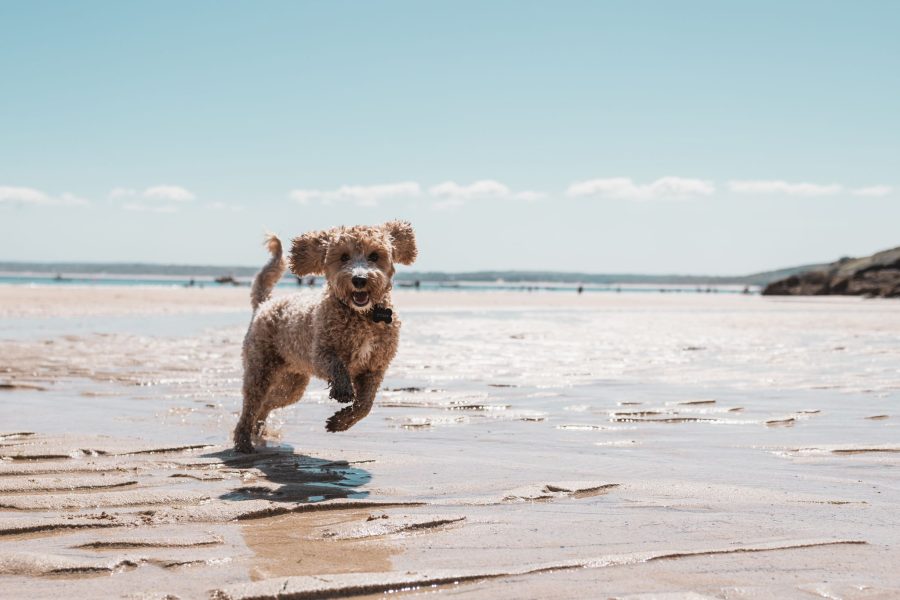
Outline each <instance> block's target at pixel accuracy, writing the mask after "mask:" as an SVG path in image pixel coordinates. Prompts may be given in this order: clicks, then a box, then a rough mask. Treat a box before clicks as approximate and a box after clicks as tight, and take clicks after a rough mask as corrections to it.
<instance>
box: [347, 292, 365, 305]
mask: <svg viewBox="0 0 900 600" xmlns="http://www.w3.org/2000/svg"><path fill="white" fill-rule="evenodd" d="M350 297H351V298H352V299H353V304H355V305H357V306H360V307H362V306H365V305H366V304H368V303H369V292H353V293H352V294H351V295H350Z"/></svg>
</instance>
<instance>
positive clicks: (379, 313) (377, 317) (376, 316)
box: [372, 306, 394, 325]
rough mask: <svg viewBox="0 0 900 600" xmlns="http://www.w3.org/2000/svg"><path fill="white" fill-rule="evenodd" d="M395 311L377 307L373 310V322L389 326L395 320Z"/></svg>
mask: <svg viewBox="0 0 900 600" xmlns="http://www.w3.org/2000/svg"><path fill="white" fill-rule="evenodd" d="M393 314H394V311H392V310H391V309H389V308H385V307H383V306H375V307H373V308H372V320H373V321H374V322H376V323H378V322H384V323H387V324H388V325H390V324H391V322H392V321H393V320H394V318H393V316H392V315H393Z"/></svg>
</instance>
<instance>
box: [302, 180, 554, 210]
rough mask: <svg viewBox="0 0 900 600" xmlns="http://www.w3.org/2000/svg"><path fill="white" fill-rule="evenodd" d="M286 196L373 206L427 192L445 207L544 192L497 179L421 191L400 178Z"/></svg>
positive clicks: (530, 197)
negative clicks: (515, 187) (515, 188)
mask: <svg viewBox="0 0 900 600" xmlns="http://www.w3.org/2000/svg"><path fill="white" fill-rule="evenodd" d="M288 196H289V197H290V198H291V199H292V200H294V201H296V202H299V203H300V204H310V203H311V202H321V203H322V204H331V203H334V202H353V203H355V204H357V205H359V206H376V205H377V204H379V203H380V202H382V201H383V200H394V199H400V198H419V197H422V196H426V197H428V198H431V199H433V200H435V203H434V206H435V207H438V208H446V207H450V206H459V205H460V204H463V203H464V202H466V201H468V200H473V199H476V198H511V199H514V200H526V201H533V200H538V199H540V198H543V197H544V194H541V193H538V192H532V191H522V192H514V191H513V190H511V189H510V188H509V187H508V186H506V185H504V184H502V183H499V182H497V181H493V180H482V181H476V182H474V183H472V184H469V185H461V184H459V183H456V182H454V181H445V182H443V183H439V184H437V185H434V186H431V187H430V188H428V190H427V192H423V188H422V186H421V185H420V184H419V183H416V182H414V181H402V182H399V183H385V184H379V185H343V186H341V187H339V188H337V189H334V190H315V189H297V190H292V191H291V192H290V193H289V194H288Z"/></svg>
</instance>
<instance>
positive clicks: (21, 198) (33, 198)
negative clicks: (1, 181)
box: [0, 186, 90, 206]
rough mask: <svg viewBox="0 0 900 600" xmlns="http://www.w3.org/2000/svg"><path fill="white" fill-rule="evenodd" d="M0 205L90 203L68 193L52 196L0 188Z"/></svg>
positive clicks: (15, 188) (32, 191) (44, 193)
mask: <svg viewBox="0 0 900 600" xmlns="http://www.w3.org/2000/svg"><path fill="white" fill-rule="evenodd" d="M0 204H30V205H33V206H88V205H89V204H90V202H88V201H87V200H85V199H84V198H79V197H78V196H76V195H74V194H70V193H68V192H66V193H63V194H60V195H59V196H52V195H50V194H48V193H46V192H43V191H41V190H36V189H34V188H29V187H15V186H0Z"/></svg>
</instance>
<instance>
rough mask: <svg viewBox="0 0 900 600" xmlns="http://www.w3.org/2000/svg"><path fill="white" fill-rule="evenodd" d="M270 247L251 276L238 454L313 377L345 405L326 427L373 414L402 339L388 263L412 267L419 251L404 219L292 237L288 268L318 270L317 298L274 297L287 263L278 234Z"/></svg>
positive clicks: (347, 425) (311, 272) (332, 428)
mask: <svg viewBox="0 0 900 600" xmlns="http://www.w3.org/2000/svg"><path fill="white" fill-rule="evenodd" d="M267 247H268V250H269V252H270V254H271V256H272V257H271V259H270V260H269V262H268V263H266V265H265V266H264V267H263V268H262V270H261V271H260V272H259V273H258V274H257V275H256V278H255V279H254V280H253V286H252V288H251V291H250V303H251V306H252V308H253V317H252V320H251V322H250V327H249V328H248V330H247V335H246V336H245V338H244V345H243V364H244V381H243V388H242V392H243V399H244V404H243V409H242V411H241V416H240V419H239V420H238V424H237V426H236V427H235V430H234V445H235V450H237V451H239V452H244V453H250V452H253V441H252V440H253V438H254V437H257V436H259V435H261V434H262V432H263V430H264V427H265V421H266V418H267V417H268V416H269V413H270V412H271V411H272V410H274V409H276V408H281V407H284V406H288V405H290V404H293V403H295V402H297V401H299V400H300V398H301V397H302V396H303V392H304V391H305V389H306V386H307V384H308V383H309V379H310V377H313V376H314V377H317V378H319V379H322V380H325V381H326V382H327V383H328V386H329V388H330V389H329V397H330V398H332V399H334V400H337V401H338V402H341V403H346V404H349V406H347V407H346V408H344V409H342V410H339V411H338V412H336V413H335V414H334V415H332V416H331V417H330V418H329V419H328V420H327V422H326V426H325V428H326V429H327V430H328V431H331V432H337V431H346V430H347V429H349V428H350V427H352V426H353V425H354V424H356V423H357V422H359V420H360V419H362V418H363V417H365V416H366V415H367V414H369V411H370V410H371V409H372V404H373V403H374V401H375V393H376V392H377V391H378V388H379V386H380V385H381V381H382V380H383V379H384V374H385V372H386V371H387V368H388V366H389V365H390V363H391V361H392V360H393V358H394V355H395V354H396V353H397V345H398V342H399V339H400V320H399V319H398V318H397V315H396V314H395V313H394V312H393V305H392V304H391V287H392V283H391V279H392V277H393V275H394V265H395V264H402V265H409V264H412V263H413V262H414V261H415V260H416V255H417V254H418V249H417V247H416V236H415V233H414V231H413V228H412V225H410V223H408V222H406V221H390V222H387V223H384V224H383V225H378V226H366V225H358V226H353V227H335V228H333V229H329V230H326V231H313V232H309V233H305V234H303V235H301V236H300V237H297V238H295V239H294V240H293V244H292V246H291V253H290V261H289V262H290V269H291V271H292V272H293V273H294V275H296V276H297V277H304V276H306V275H322V274H324V275H325V288H324V290H323V292H322V294H321V296H320V297H319V298H317V299H316V298H311V297H309V296H306V295H301V294H294V295H291V296H285V297H279V298H274V299H270V296H271V294H272V289H273V288H274V287H275V285H276V284H277V283H278V281H279V280H280V279H281V277H282V276H283V275H284V272H285V270H286V269H287V267H288V260H287V259H285V257H284V255H283V252H282V245H281V240H279V239H278V237H276V236H274V235H270V236H268V238H267Z"/></svg>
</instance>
